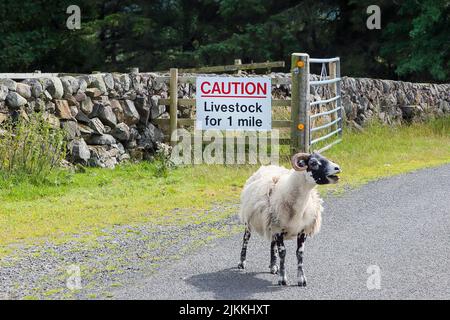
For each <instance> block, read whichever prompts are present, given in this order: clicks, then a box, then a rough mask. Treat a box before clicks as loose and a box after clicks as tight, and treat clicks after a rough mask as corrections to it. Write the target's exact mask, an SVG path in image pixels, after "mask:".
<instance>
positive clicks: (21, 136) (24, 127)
mask: <svg viewBox="0 0 450 320" xmlns="http://www.w3.org/2000/svg"><path fill="white" fill-rule="evenodd" d="M0 129H1V131H0V185H10V184H16V183H20V182H23V181H28V182H30V183H32V184H35V185H40V184H44V183H48V182H52V183H54V184H60V183H61V182H62V181H63V180H64V179H66V175H65V174H64V173H63V172H62V171H58V170H57V169H58V167H59V165H60V162H61V160H62V159H64V158H65V149H66V146H65V142H64V140H65V139H64V138H65V134H64V131H63V130H62V129H59V128H58V129H55V128H53V127H52V126H51V125H50V124H49V123H48V122H47V121H46V120H45V119H44V116H43V115H42V114H41V113H36V114H33V115H32V116H30V117H29V118H26V119H25V118H23V117H20V118H19V119H18V120H17V121H16V122H12V121H9V122H7V123H6V124H2V127H1V128H0Z"/></svg>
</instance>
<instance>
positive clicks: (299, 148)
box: [291, 53, 310, 154]
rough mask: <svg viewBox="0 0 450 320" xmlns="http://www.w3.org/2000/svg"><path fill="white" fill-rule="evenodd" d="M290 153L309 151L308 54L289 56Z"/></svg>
mask: <svg viewBox="0 0 450 320" xmlns="http://www.w3.org/2000/svg"><path fill="white" fill-rule="evenodd" d="M291 76H292V88H291V120H292V124H291V154H294V153H296V152H309V134H310V133H309V124H310V119H309V115H310V105H309V55H308V54H306V53H293V54H292V57H291Z"/></svg>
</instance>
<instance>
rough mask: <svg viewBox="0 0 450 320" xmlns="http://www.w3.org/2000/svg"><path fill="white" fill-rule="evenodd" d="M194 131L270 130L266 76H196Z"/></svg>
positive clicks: (269, 99) (268, 91) (269, 107)
mask: <svg viewBox="0 0 450 320" xmlns="http://www.w3.org/2000/svg"><path fill="white" fill-rule="evenodd" d="M196 92H197V93H196V112H197V115H196V116H197V119H196V129H197V130H214V129H215V130H246V131H269V130H271V129H272V88H271V81H270V78H263V77H258V78H256V77H255V78H239V77H197V90H196Z"/></svg>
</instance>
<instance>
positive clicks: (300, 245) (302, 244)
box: [297, 232, 306, 287]
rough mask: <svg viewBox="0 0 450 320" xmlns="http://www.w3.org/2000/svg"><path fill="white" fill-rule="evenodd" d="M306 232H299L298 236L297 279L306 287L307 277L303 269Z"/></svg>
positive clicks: (301, 285)
mask: <svg viewBox="0 0 450 320" xmlns="http://www.w3.org/2000/svg"><path fill="white" fill-rule="evenodd" d="M305 240H306V234H304V233H303V232H302V233H299V234H298V236H297V263H298V264H297V279H298V285H299V286H300V287H306V277H305V273H304V271H303V252H304V250H305Z"/></svg>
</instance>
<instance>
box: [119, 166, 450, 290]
mask: <svg viewBox="0 0 450 320" xmlns="http://www.w3.org/2000/svg"><path fill="white" fill-rule="evenodd" d="M325 210H326V211H325V212H324V219H323V220H324V221H323V227H322V231H321V233H320V234H318V235H317V236H315V237H314V238H313V239H308V240H307V242H306V248H305V272H306V276H307V279H308V286H307V287H306V288H299V287H297V286H294V285H293V284H295V282H296V281H295V275H296V273H295V265H296V258H295V248H294V243H293V241H289V243H288V246H287V250H288V251H287V264H288V269H287V270H288V276H289V279H290V281H291V284H292V286H288V287H279V286H277V285H275V284H276V282H277V277H276V276H273V275H271V274H269V273H268V263H269V244H268V243H267V242H266V241H264V240H262V239H261V238H258V237H257V236H254V237H253V238H252V239H251V240H250V243H249V249H248V260H247V261H248V267H247V269H246V270H245V271H241V270H237V268H235V267H236V265H237V262H238V257H239V251H240V244H241V235H236V236H232V237H229V238H223V239H220V240H217V241H216V242H214V243H213V244H212V245H210V246H208V247H205V248H202V249H200V250H198V251H197V252H194V253H192V254H191V255H188V256H187V257H185V258H184V259H183V260H182V261H178V262H175V263H173V264H171V265H168V266H167V267H166V269H164V270H162V271H160V272H159V273H157V274H155V275H154V276H152V277H149V278H143V279H142V280H141V281H139V283H135V284H133V285H129V286H125V287H122V288H120V289H118V290H117V291H116V292H114V297H115V298H122V299H425V298H435V299H450V247H449V246H450V165H446V166H442V167H439V168H434V169H426V170H422V171H418V172H414V173H410V174H405V175H401V176H396V177H393V178H390V179H386V180H381V181H377V182H373V183H369V184H368V185H365V186H364V187H362V188H360V189H358V190H355V191H352V192H348V193H347V194H345V195H343V196H340V197H336V198H328V199H326V201H325ZM371 265H377V266H378V267H379V268H380V270H381V283H380V285H381V288H380V289H379V290H377V289H374V290H368V288H367V279H368V277H369V276H370V274H368V273H367V268H368V267H369V266H371Z"/></svg>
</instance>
